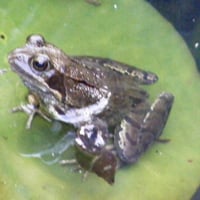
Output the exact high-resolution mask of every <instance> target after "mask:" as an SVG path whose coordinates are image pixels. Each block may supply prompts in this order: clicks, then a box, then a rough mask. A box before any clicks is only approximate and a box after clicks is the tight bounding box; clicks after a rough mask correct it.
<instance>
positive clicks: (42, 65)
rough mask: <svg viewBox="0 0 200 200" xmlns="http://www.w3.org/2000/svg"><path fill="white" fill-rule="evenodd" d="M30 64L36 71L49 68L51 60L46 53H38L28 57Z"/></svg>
mask: <svg viewBox="0 0 200 200" xmlns="http://www.w3.org/2000/svg"><path fill="white" fill-rule="evenodd" d="M30 65H31V67H32V68H34V69H35V70H36V71H39V72H43V71H45V70H48V69H50V67H51V62H50V60H49V57H48V56H46V55H38V56H35V57H33V58H31V59H30Z"/></svg>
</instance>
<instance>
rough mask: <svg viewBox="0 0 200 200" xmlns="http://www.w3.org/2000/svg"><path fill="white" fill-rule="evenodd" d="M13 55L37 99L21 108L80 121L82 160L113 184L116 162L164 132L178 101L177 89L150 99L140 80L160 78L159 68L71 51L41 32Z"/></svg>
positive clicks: (11, 59)
mask: <svg viewBox="0 0 200 200" xmlns="http://www.w3.org/2000/svg"><path fill="white" fill-rule="evenodd" d="M8 60H9V63H10V65H11V67H12V69H13V71H15V72H16V73H17V74H18V75H19V76H20V78H21V79H22V80H23V82H24V84H25V85H26V87H27V88H28V89H29V91H30V93H31V95H32V97H33V99H34V101H32V102H34V103H32V104H30V103H29V104H28V105H27V106H24V107H23V108H22V107H20V108H19V109H20V110H23V111H25V112H27V113H29V114H30V116H31V120H32V117H33V114H35V113H36V112H37V113H39V114H41V115H43V116H48V117H49V118H52V119H55V120H59V121H62V122H65V123H69V124H73V125H74V126H75V127H77V133H76V139H75V146H76V149H77V154H76V159H77V161H78V163H79V164H80V165H81V166H82V167H83V168H85V169H86V170H90V171H93V172H95V173H96V174H97V175H98V176H100V177H102V178H104V179H105V180H106V181H107V182H109V183H110V184H112V183H113V182H114V175H115V170H116V168H117V167H119V166H122V164H124V163H134V162H135V161H136V160H137V159H138V158H139V157H140V155H141V154H142V153H143V152H144V151H145V150H146V149H147V148H148V146H150V144H152V143H153V142H154V141H155V140H156V139H157V138H158V137H159V136H160V134H161V133H162V130H163V128H164V126H165V123H166V121H167V118H168V115H169V112H170V109H171V106H172V103H173V95H171V94H170V93H162V94H161V95H159V97H158V98H157V99H156V100H155V102H154V103H153V104H152V106H150V105H149V103H148V93H147V92H146V91H144V90H143V89H141V88H140V85H141V84H145V85H149V84H152V83H155V82H156V81H157V79H158V78H157V76H156V75H155V74H153V73H151V72H146V71H144V70H141V69H138V68H136V67H133V66H129V65H126V64H123V63H120V62H117V61H113V60H111V59H107V58H97V57H89V56H68V55H66V54H65V53H64V52H63V51H62V50H60V49H59V48H57V47H55V46H54V45H52V44H50V43H48V42H46V41H45V39H44V38H43V37H42V36H40V35H31V36H29V37H28V38H27V42H26V45H25V46H24V47H22V48H18V49H15V50H14V51H12V52H11V53H10V54H9V57H8ZM27 110H28V111H27ZM31 120H30V119H29V125H28V126H30V124H31Z"/></svg>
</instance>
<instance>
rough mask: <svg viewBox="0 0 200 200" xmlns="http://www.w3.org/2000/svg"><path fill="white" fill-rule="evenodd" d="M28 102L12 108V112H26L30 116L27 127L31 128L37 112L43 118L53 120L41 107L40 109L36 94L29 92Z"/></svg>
mask: <svg viewBox="0 0 200 200" xmlns="http://www.w3.org/2000/svg"><path fill="white" fill-rule="evenodd" d="M28 102H29V103H28V104H21V105H20V106H17V107H15V108H13V109H12V112H25V113H26V114H27V115H28V116H29V117H28V120H27V123H26V129H30V127H31V124H32V121H33V118H34V117H35V115H36V114H38V115H40V116H41V117H42V118H44V119H45V120H47V121H51V119H50V118H48V117H47V116H46V115H45V114H44V113H43V112H42V111H41V110H40V109H39V103H38V101H37V99H36V98H35V97H34V95H32V94H29V95H28Z"/></svg>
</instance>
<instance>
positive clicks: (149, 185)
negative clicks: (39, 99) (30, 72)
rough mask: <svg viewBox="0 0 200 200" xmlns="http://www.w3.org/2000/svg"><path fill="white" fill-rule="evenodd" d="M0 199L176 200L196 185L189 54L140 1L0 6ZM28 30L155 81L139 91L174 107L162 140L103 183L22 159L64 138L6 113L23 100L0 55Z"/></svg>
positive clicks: (193, 74)
mask: <svg viewBox="0 0 200 200" xmlns="http://www.w3.org/2000/svg"><path fill="white" fill-rule="evenodd" d="M0 18H1V21H0V47H1V51H0V56H1V58H2V59H1V60H0V62H1V67H0V68H1V69H4V68H5V69H8V72H7V73H4V74H3V75H0V94H1V95H0V105H1V109H0V120H1V125H0V158H1V161H0V186H1V187H0V199H7V200H11V199H15V200H17V199H19V200H23V199H24V200H27V199H46V200H51V199H62V200H63V199H93V200H98V199H104V200H106V199H115V200H117V199H120V200H121V199H123V198H126V199H127V200H128V199H133V198H134V199H137V200H143V199H144V200H145V199H148V200H151V199H152V200H155V199H159V200H165V199H176V200H179V199H180V200H184V199H185V200H186V199H189V198H190V197H191V196H192V193H193V192H194V191H195V189H196V188H197V186H198V185H199V183H200V173H199V172H200V156H199V155H200V134H199V127H198V126H199V122H200V109H199V102H200V94H199V88H200V81H199V74H198V73H197V71H196V67H195V64H194V61H193V58H192V56H191V55H190V52H189V50H188V48H187V46H186V45H185V43H184V41H183V40H182V38H181V37H180V36H179V35H178V34H177V32H176V31H175V30H174V28H173V27H172V26H171V25H170V24H169V23H168V22H167V21H165V19H163V18H162V17H161V16H160V15H159V14H158V13H157V12H156V11H155V10H154V9H153V8H152V7H151V6H150V5H149V4H148V3H146V2H145V1H143V0H134V1H132V0H126V1H123V0H118V1H116V0H108V1H105V0H102V1H101V5H100V6H97V7H95V6H93V5H91V4H88V3H86V2H85V1H84V0H76V1H75V0H73V1H72V0H71V1H70V0H65V1H63V0H60V1H53V0H50V1H47V0H42V1H30V0H26V1H16V0H10V1H6V0H2V1H1V8H0ZM31 33H40V34H42V35H43V36H44V37H45V38H46V39H47V40H48V41H50V42H52V43H54V44H55V45H57V46H59V47H60V48H62V49H63V50H64V51H65V52H66V53H68V54H72V55H83V54H84V55H86V54H87V55H93V56H102V57H109V58H112V59H116V60H119V61H123V62H126V63H129V64H132V65H135V66H137V67H141V68H143V69H146V70H149V71H153V72H155V73H157V74H158V76H159V79H160V80H159V82H158V83H157V84H155V85H154V86H151V87H149V88H146V89H147V90H148V91H149V92H150V94H151V100H153V99H155V98H156V96H157V95H158V94H159V93H160V92H162V91H168V92H171V93H173V94H174V96H175V103H174V107H173V109H172V112H171V116H170V118H169V121H168V123H167V126H166V128H165V130H164V133H163V135H162V138H167V139H170V140H171V141H170V142H169V143H167V144H161V143H156V144H155V145H153V146H152V147H151V148H150V149H149V150H148V151H147V152H146V153H145V154H144V155H143V156H142V157H141V159H140V160H139V161H138V162H137V163H136V164H134V165H132V166H129V167H126V168H123V169H121V170H119V171H118V172H117V175H116V182H115V184H114V185H113V186H109V185H108V184H107V183H106V182H105V181H104V180H103V179H100V178H99V177H97V176H95V175H94V174H89V176H88V178H87V180H86V181H84V182H83V181H82V180H81V175H80V174H78V173H73V172H72V170H71V167H70V166H68V167H63V166H59V164H55V165H52V166H48V165H46V164H44V163H43V162H42V161H41V160H37V159H34V158H24V157H23V156H21V153H29V152H36V151H39V150H42V149H45V148H48V147H49V145H51V144H53V143H54V142H55V141H57V140H58V139H59V138H60V137H61V136H62V135H63V134H64V133H65V131H67V129H68V127H67V126H64V127H62V131H61V132H54V131H52V124H50V123H48V122H46V121H44V120H43V119H41V118H39V117H38V118H36V119H35V120H34V122H33V125H32V128H31V130H26V129H25V123H26V119H27V117H26V116H25V114H21V113H17V114H11V112H10V110H11V109H12V108H13V107H14V106H17V105H19V104H20V103H21V102H25V98H26V95H27V90H26V88H25V87H24V86H23V84H22V83H21V81H20V79H19V77H17V75H16V74H14V73H13V72H11V71H10V67H9V65H8V62H7V54H8V52H9V51H11V50H12V49H15V48H16V47H20V46H22V45H24V43H25V38H26V37H27V35H29V34H31Z"/></svg>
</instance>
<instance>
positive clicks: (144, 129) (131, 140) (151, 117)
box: [114, 92, 174, 163]
mask: <svg viewBox="0 0 200 200" xmlns="http://www.w3.org/2000/svg"><path fill="white" fill-rule="evenodd" d="M173 99H174V97H173V95H172V94H170V93H165V92H163V93H162V94H160V95H159V97H158V98H157V99H156V100H155V101H154V103H153V104H152V105H151V107H149V106H148V104H146V103H144V104H141V105H138V106H137V107H136V108H135V109H134V110H133V111H132V112H130V113H129V114H128V115H127V116H126V117H125V119H123V120H122V122H121V124H120V126H119V127H118V128H117V129H116V133H115V138H114V142H115V147H116V151H117V154H118V156H119V158H120V160H121V161H122V162H125V163H134V162H136V161H137V159H138V158H139V157H140V156H141V154H142V153H143V152H144V151H145V150H146V149H147V148H148V147H149V146H150V145H151V144H152V143H153V142H154V141H156V140H157V139H158V138H159V136H160V135H161V134H162V131H163V129H164V127H165V124H166V122H167V119H168V116H169V113H170V110H171V107H172V104H173Z"/></svg>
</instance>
